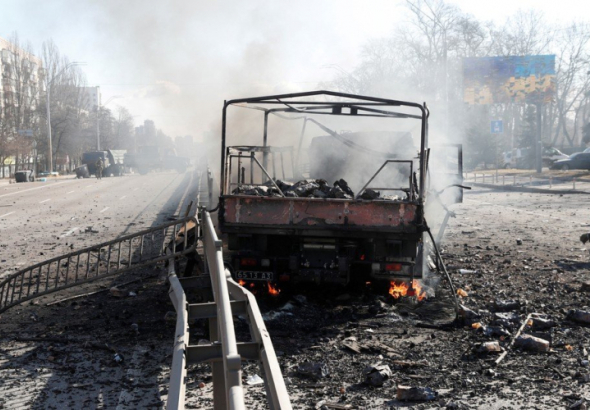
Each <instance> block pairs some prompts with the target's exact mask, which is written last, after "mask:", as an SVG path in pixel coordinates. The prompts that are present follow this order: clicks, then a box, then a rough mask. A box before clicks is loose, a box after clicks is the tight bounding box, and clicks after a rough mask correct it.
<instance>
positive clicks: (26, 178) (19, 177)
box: [14, 169, 35, 182]
mask: <svg viewBox="0 0 590 410" xmlns="http://www.w3.org/2000/svg"><path fill="white" fill-rule="evenodd" d="M14 179H15V180H16V182H34V181H35V175H33V171H31V170H30V169H23V170H21V171H17V172H15V173H14Z"/></svg>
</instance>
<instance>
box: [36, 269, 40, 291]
mask: <svg viewBox="0 0 590 410" xmlns="http://www.w3.org/2000/svg"><path fill="white" fill-rule="evenodd" d="M39 286H41V266H39V271H38V272H37V289H36V290H35V293H39Z"/></svg>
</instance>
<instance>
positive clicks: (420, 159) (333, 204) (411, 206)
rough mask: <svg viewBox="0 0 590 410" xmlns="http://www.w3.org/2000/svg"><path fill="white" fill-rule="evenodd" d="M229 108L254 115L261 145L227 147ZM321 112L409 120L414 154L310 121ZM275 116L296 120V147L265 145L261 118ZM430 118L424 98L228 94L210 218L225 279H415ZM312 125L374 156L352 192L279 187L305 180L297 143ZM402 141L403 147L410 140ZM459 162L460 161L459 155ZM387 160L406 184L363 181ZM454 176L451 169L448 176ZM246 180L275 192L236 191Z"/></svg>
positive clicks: (423, 225) (376, 175)
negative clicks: (326, 194)
mask: <svg viewBox="0 0 590 410" xmlns="http://www.w3.org/2000/svg"><path fill="white" fill-rule="evenodd" d="M230 107H238V108H246V109H251V110H257V111H259V112H260V113H262V117H263V118H262V120H263V125H262V133H261V134H262V135H260V136H259V137H258V138H260V139H261V144H260V145H232V146H228V145H227V136H228V135H227V134H228V124H229V121H228V109H229V108H230ZM321 116H330V118H332V116H338V117H346V118H349V119H351V118H354V119H356V118H358V119H359V120H361V119H373V118H379V119H386V120H392V121H395V120H404V121H406V120H410V121H417V122H418V126H419V131H418V132H417V133H416V134H418V135H417V137H418V138H417V141H414V145H417V156H416V151H414V153H413V156H410V157H409V158H400V157H399V156H396V155H388V154H384V155H379V153H377V152H374V151H371V150H368V151H367V150H366V149H365V148H364V147H363V146H362V144H359V143H358V142H355V141H353V140H352V138H351V137H349V136H347V135H348V134H345V133H338V132H335V131H333V130H332V129H330V128H329V127H327V126H326V125H324V124H323V123H322V122H320V121H318V120H317V119H316V118H318V117H321ZM275 117H276V118H278V119H281V120H287V121H289V120H291V121H293V120H299V121H302V122H303V124H302V129H301V132H300V135H299V140H298V141H297V143H296V144H294V145H296V147H294V146H271V145H269V143H268V142H269V132H270V127H269V119H270V118H275ZM428 117H429V110H428V108H427V107H426V105H425V104H417V103H412V102H405V101H398V100H391V99H383V98H375V97H366V96H360V95H353V94H345V93H338V92H331V91H312V92H304V93H293V94H281V95H272V96H263V97H256V98H243V99H235V100H229V101H226V102H225V103H224V106H223V115H222V134H221V178H220V179H221V183H220V196H219V205H218V207H219V208H218V211H219V213H218V218H219V229H220V231H221V232H222V233H223V234H224V235H225V236H226V240H227V244H228V249H229V251H231V254H232V260H231V267H232V269H231V271H232V276H233V277H234V278H235V279H236V280H244V281H271V282H315V283H333V284H341V285H346V284H348V283H350V282H351V281H354V282H360V281H367V280H371V281H387V282H389V281H391V280H398V279H399V280H402V281H412V280H413V279H419V278H421V277H422V276H423V269H424V266H423V265H424V258H423V257H422V253H423V252H422V250H423V242H424V237H425V235H424V234H425V232H426V230H427V229H428V227H427V224H426V221H425V216H424V210H425V202H426V193H427V186H426V184H427V172H428V157H429V150H428V148H427V145H428ZM311 125H314V126H317V128H319V129H320V130H321V132H322V133H323V134H327V135H326V136H325V137H322V138H333V141H334V144H335V145H339V144H343V146H347V147H348V148H347V149H352V150H353V151H355V150H363V149H365V151H366V152H368V153H369V154H370V155H375V156H376V157H378V159H376V160H375V163H374V167H375V172H374V173H372V171H371V173H372V176H371V177H370V178H368V179H367V180H366V181H365V182H364V183H363V186H362V188H361V189H360V190H359V191H358V192H357V194H356V195H355V196H354V197H348V198H317V197H311V198H309V197H293V196H288V195H286V194H285V192H283V190H281V188H280V184H281V183H283V182H282V181H289V180H291V181H295V180H298V179H299V178H301V177H302V176H303V177H306V175H305V174H306V172H305V168H306V167H305V166H304V165H303V164H302V160H301V158H302V153H303V148H302V144H303V141H304V139H305V136H306V130H307V131H309V129H310V128H311ZM349 135H353V134H349ZM408 135H409V134H408ZM415 142H418V144H415ZM400 143H402V144H403V143H404V142H403V141H400ZM406 144H408V145H411V141H406ZM316 145H318V144H316ZM324 145H325V144H324ZM459 151H460V150H459ZM338 162H341V161H338ZM458 163H459V164H460V165H461V166H462V161H461V160H459V161H458ZM319 164H320V165H321V161H319ZM387 167H394V168H396V169H397V168H399V169H400V170H403V172H402V173H401V174H402V175H404V180H405V182H406V183H405V184H404V186H399V184H397V182H396V183H394V182H393V181H392V184H391V185H387V186H371V183H375V182H376V181H379V180H381V181H383V180H384V179H386V178H383V175H382V172H383V170H384V169H386V168H387ZM315 168H317V164H316V167H315ZM400 172H401V171H400ZM380 175H381V176H380ZM319 176H321V175H313V177H315V178H317V177H319ZM279 177H280V178H281V179H279ZM310 177H312V175H309V176H308V178H310ZM461 177H462V170H461V169H459V170H458V171H457V175H455V179H457V178H459V179H461ZM459 182H460V181H459ZM252 187H266V188H264V189H265V190H267V189H270V190H271V191H272V192H273V195H270V196H258V195H252V194H250V195H246V194H244V188H246V189H248V188H252ZM370 190H373V191H376V190H379V191H381V192H390V191H393V192H395V191H397V192H399V193H400V194H401V195H402V196H401V197H391V198H392V199H389V198H388V199H382V198H378V199H370V200H367V199H363V193H365V192H369V191H370Z"/></svg>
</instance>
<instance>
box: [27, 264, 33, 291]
mask: <svg viewBox="0 0 590 410" xmlns="http://www.w3.org/2000/svg"><path fill="white" fill-rule="evenodd" d="M28 283H29V284H28V285H27V296H29V295H30V294H31V288H32V287H33V269H31V270H30V271H29V282H28Z"/></svg>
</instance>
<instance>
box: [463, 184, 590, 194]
mask: <svg viewBox="0 0 590 410" xmlns="http://www.w3.org/2000/svg"><path fill="white" fill-rule="evenodd" d="M466 184H469V186H474V187H478V188H488V189H493V190H496V191H509V192H530V193H536V194H559V195H569V194H584V195H590V192H587V191H580V190H577V189H576V190H573V189H548V188H533V187H526V186H519V185H495V184H483V183H480V182H467V183H466Z"/></svg>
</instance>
